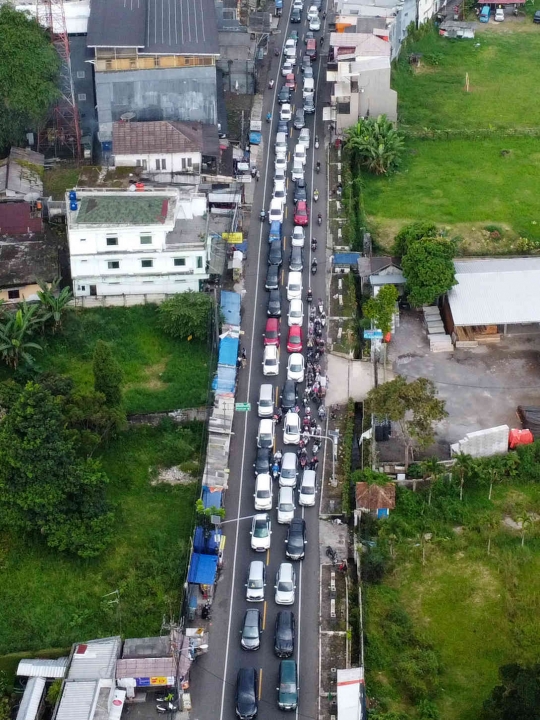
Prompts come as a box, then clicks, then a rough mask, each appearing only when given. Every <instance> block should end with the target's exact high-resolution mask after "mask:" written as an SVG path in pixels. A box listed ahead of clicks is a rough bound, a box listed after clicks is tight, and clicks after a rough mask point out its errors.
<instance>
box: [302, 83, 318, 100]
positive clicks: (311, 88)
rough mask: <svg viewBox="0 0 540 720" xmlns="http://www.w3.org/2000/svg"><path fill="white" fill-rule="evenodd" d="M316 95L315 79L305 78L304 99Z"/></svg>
mask: <svg viewBox="0 0 540 720" xmlns="http://www.w3.org/2000/svg"><path fill="white" fill-rule="evenodd" d="M314 93H315V80H314V79H313V78H304V87H303V89H302V98H303V99H304V100H305V99H306V98H307V96H308V95H314Z"/></svg>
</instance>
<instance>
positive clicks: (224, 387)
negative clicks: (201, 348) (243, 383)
mask: <svg viewBox="0 0 540 720" xmlns="http://www.w3.org/2000/svg"><path fill="white" fill-rule="evenodd" d="M235 387H236V367H230V365H218V368H217V373H216V377H215V378H214V380H213V382H212V390H214V392H215V393H216V395H230V394H234V389H235Z"/></svg>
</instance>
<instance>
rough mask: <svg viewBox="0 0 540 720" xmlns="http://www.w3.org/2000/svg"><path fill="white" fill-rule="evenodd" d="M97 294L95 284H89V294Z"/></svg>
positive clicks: (94, 295)
mask: <svg viewBox="0 0 540 720" xmlns="http://www.w3.org/2000/svg"><path fill="white" fill-rule="evenodd" d="M96 295H97V285H90V296H91V297H96Z"/></svg>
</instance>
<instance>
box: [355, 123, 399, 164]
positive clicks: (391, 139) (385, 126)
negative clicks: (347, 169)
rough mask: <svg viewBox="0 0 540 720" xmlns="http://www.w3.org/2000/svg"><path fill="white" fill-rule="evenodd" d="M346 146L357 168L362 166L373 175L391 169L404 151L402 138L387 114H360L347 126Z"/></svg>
mask: <svg viewBox="0 0 540 720" xmlns="http://www.w3.org/2000/svg"><path fill="white" fill-rule="evenodd" d="M346 147H347V148H348V149H349V150H350V152H351V156H352V160H353V164H354V165H356V168H357V169H358V168H359V167H361V166H363V167H365V168H366V169H367V170H369V172H372V173H374V174H375V175H384V174H386V173H388V172H390V171H392V170H394V169H395V168H396V167H397V166H398V165H399V161H400V159H401V156H402V154H403V147H404V143H403V138H402V136H401V135H400V134H399V133H398V132H397V130H396V129H395V128H394V125H393V124H392V123H391V122H390V120H388V118H387V117H386V115H379V116H378V117H376V118H363V119H362V120H359V121H358V122H357V123H356V125H353V127H352V128H349V130H347V140H346Z"/></svg>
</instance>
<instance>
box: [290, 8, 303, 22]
mask: <svg viewBox="0 0 540 720" xmlns="http://www.w3.org/2000/svg"><path fill="white" fill-rule="evenodd" d="M291 22H292V23H299V22H302V11H301V10H299V9H298V8H293V9H292V12H291Z"/></svg>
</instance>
